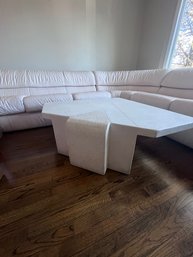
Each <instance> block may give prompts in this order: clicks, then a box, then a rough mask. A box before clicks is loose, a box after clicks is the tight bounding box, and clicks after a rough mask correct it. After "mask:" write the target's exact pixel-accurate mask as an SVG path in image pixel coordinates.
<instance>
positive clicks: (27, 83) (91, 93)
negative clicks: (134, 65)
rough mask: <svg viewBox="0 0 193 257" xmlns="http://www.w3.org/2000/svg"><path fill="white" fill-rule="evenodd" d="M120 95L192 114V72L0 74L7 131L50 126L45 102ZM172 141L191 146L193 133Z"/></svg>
mask: <svg viewBox="0 0 193 257" xmlns="http://www.w3.org/2000/svg"><path fill="white" fill-rule="evenodd" d="M110 97H121V98H125V99H128V100H132V101H137V102H141V103H145V104H149V105H153V106H156V107H159V108H163V109H168V110H171V111H174V112H178V113H182V114H186V115H189V116H193V69H192V68H186V69H177V70H170V71H169V70H164V69H159V70H143V71H95V72H90V71H84V72H66V71H59V72H55V71H4V70H2V71H0V127H1V129H2V130H3V131H4V132H8V131H14V130H21V129H28V128H35V127H42V126H47V125H51V124H50V121H49V120H46V119H44V118H43V117H42V114H41V110H42V107H43V105H44V104H45V103H48V102H64V101H73V100H82V99H92V98H110ZM171 138H173V139H174V140H176V141H178V142H181V143H183V144H185V145H187V146H189V147H191V148H193V130H189V131H186V132H183V133H178V134H175V135H172V136H171Z"/></svg>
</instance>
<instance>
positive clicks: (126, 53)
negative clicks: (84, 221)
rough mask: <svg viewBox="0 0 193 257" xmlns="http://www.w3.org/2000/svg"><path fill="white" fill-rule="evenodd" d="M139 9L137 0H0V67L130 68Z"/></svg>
mask: <svg viewBox="0 0 193 257" xmlns="http://www.w3.org/2000/svg"><path fill="white" fill-rule="evenodd" d="M162 1H163V0H162ZM142 11H143V0H0V35H1V41H0V68H8V69H25V68H27V69H54V70H56V69H59V70H61V69H63V70H91V69H92V70H96V69H99V70H100V69H107V70H108V69H135V68H136V65H137V54H138V46H139V45H138V44H139V37H140V27H141V17H142Z"/></svg>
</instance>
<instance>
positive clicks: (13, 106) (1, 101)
mask: <svg viewBox="0 0 193 257" xmlns="http://www.w3.org/2000/svg"><path fill="white" fill-rule="evenodd" d="M23 98H24V96H2V97H0V115H1V116H2V115H7V114H16V113H22V112H25V108H24V104H23Z"/></svg>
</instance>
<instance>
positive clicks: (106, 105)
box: [42, 98, 193, 137]
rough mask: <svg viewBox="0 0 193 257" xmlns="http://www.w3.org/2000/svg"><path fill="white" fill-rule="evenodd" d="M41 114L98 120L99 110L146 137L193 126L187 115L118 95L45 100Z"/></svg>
mask: <svg viewBox="0 0 193 257" xmlns="http://www.w3.org/2000/svg"><path fill="white" fill-rule="evenodd" d="M42 113H43V115H44V117H45V118H48V119H52V117H56V116H57V117H66V118H68V117H72V116H79V115H81V117H82V118H84V114H86V116H85V119H91V117H92V120H93V121H97V120H99V119H100V118H99V117H100V115H99V114H100V113H103V114H105V117H106V121H107V122H110V123H113V124H118V125H123V126H128V127H132V128H135V129H136V130H137V134H139V135H144V136H150V137H160V136H164V135H168V134H173V133H176V132H180V131H183V130H186V129H191V128H193V118H192V117H190V116H186V115H182V114H179V113H175V112H171V111H168V110H164V109H160V108H157V107H153V106H150V105H146V104H141V103H138V102H134V101H129V100H125V99H121V98H112V99H100V100H99V99H96V100H77V101H73V102H69V103H49V104H45V105H44V107H43V110H42ZM88 114H90V115H88ZM89 117H90V118H89ZM101 117H102V116H101ZM103 118H104V115H103Z"/></svg>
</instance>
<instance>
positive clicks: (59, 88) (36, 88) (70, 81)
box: [0, 70, 96, 96]
mask: <svg viewBox="0 0 193 257" xmlns="http://www.w3.org/2000/svg"><path fill="white" fill-rule="evenodd" d="M87 91H96V87H95V78H94V74H93V73H92V72H62V71H27V70H26V71H8V70H1V71H0V96H13V95H25V96H28V95H45V94H56V93H74V92H87Z"/></svg>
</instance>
